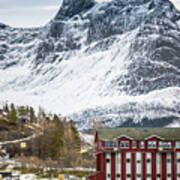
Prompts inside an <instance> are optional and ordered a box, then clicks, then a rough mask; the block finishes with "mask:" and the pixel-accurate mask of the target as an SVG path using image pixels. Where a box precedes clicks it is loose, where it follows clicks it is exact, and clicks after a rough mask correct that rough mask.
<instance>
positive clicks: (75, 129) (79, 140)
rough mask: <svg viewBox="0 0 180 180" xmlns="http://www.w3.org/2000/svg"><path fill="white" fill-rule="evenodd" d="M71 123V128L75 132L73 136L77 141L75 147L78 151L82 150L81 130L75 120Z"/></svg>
mask: <svg viewBox="0 0 180 180" xmlns="http://www.w3.org/2000/svg"><path fill="white" fill-rule="evenodd" d="M70 124H71V130H72V132H73V137H74V141H75V149H76V150H77V151H81V139H80V137H79V132H78V130H77V128H76V126H75V124H74V122H73V121H70Z"/></svg>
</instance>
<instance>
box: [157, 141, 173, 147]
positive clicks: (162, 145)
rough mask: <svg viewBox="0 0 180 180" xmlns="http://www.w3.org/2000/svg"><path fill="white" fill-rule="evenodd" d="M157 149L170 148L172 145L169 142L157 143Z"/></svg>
mask: <svg viewBox="0 0 180 180" xmlns="http://www.w3.org/2000/svg"><path fill="white" fill-rule="evenodd" d="M159 147H160V148H171V147H172V143H171V142H170V141H165V142H162V141H160V142H159Z"/></svg>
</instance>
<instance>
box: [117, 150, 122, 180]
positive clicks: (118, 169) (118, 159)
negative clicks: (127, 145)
mask: <svg viewBox="0 0 180 180" xmlns="http://www.w3.org/2000/svg"><path fill="white" fill-rule="evenodd" d="M117 174H120V177H119V178H118V177H117ZM116 180H121V153H116Z"/></svg>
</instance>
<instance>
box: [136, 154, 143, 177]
mask: <svg viewBox="0 0 180 180" xmlns="http://www.w3.org/2000/svg"><path fill="white" fill-rule="evenodd" d="M137 161H141V162H140V163H137ZM137 174H140V175H141V177H137ZM141 179H142V154H141V152H137V153H136V180H141Z"/></svg>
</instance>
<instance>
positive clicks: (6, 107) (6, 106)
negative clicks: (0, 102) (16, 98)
mask: <svg viewBox="0 0 180 180" xmlns="http://www.w3.org/2000/svg"><path fill="white" fill-rule="evenodd" d="M3 110H4V111H5V112H6V113H9V107H8V104H6V105H5V106H4V107H3Z"/></svg>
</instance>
